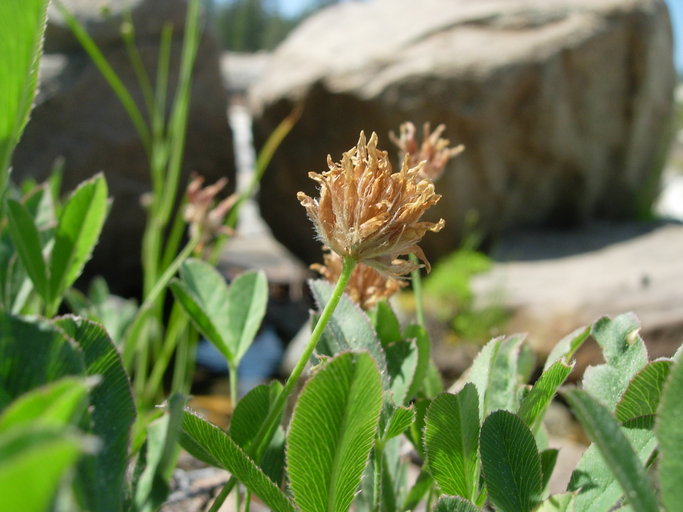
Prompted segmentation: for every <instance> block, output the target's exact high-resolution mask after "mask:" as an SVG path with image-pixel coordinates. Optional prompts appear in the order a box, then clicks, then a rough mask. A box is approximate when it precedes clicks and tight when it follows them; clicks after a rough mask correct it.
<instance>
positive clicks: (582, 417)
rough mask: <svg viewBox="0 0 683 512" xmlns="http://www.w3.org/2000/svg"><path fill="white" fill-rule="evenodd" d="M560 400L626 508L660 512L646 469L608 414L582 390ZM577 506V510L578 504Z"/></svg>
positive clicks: (568, 392)
mask: <svg viewBox="0 0 683 512" xmlns="http://www.w3.org/2000/svg"><path fill="white" fill-rule="evenodd" d="M562 396H563V397H564V398H565V399H566V400H567V402H569V405H570V406H571V408H572V411H573V412H574V414H575V415H576V417H577V419H578V420H579V422H580V423H581V426H582V427H583V429H584V431H585V432H586V434H587V435H588V437H589V438H590V439H591V441H593V442H594V443H595V445H596V446H597V448H598V450H599V451H600V454H601V455H602V457H603V459H604V461H605V462H606V464H607V467H608V468H609V470H610V471H611V472H612V474H613V475H614V477H615V478H616V480H617V482H619V484H620V485H621V488H622V490H623V492H624V494H625V495H626V499H627V500H628V502H629V504H631V505H632V506H633V507H634V508H635V509H637V510H641V511H643V512H648V511H653V512H654V511H657V510H659V507H658V505H657V499H656V498H655V494H654V491H653V489H652V486H651V485H650V481H649V478H648V476H647V471H646V470H645V466H644V465H643V463H642V462H641V460H640V459H639V457H638V454H637V453H636V451H634V447H633V446H632V445H631V443H630V442H629V440H628V438H627V437H626V435H625V434H624V431H623V430H622V429H621V428H620V425H619V423H618V422H617V420H616V419H615V418H614V416H612V414H611V412H610V411H609V410H608V409H607V408H606V407H605V406H604V405H602V404H600V403H599V402H598V401H597V400H596V399H595V398H594V397H593V396H591V395H590V394H589V393H588V392H587V391H585V390H581V389H576V388H569V389H566V390H564V391H562ZM639 448H640V447H636V449H639ZM572 481H574V478H573V477H572ZM570 485H571V486H572V487H574V485H575V484H573V483H572V482H570ZM612 504H613V503H612ZM576 506H577V509H578V503H577V504H576ZM591 507H595V504H592V505H591ZM591 510H598V508H591Z"/></svg>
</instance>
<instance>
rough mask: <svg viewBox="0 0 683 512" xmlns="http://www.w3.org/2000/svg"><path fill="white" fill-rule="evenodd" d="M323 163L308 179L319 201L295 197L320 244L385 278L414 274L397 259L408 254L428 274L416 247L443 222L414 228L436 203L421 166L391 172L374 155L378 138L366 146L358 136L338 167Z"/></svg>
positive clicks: (379, 154) (385, 159) (383, 155)
mask: <svg viewBox="0 0 683 512" xmlns="http://www.w3.org/2000/svg"><path fill="white" fill-rule="evenodd" d="M327 161H328V166H329V170H328V171H325V172H323V173H322V174H318V173H314V172H311V173H309V174H308V176H309V177H310V178H311V179H312V180H315V181H317V182H318V183H319V184H320V198H319V199H317V200H316V199H313V198H311V197H309V196H307V195H306V194H304V193H303V192H299V193H298V194H297V198H298V199H299V201H300V202H301V204H302V205H303V206H304V208H306V213H307V214H308V217H309V218H310V219H311V221H312V222H313V224H314V226H315V229H316V231H317V233H318V238H319V239H320V241H321V242H322V243H323V244H324V245H326V246H327V247H329V248H330V249H332V250H333V251H334V252H336V253H337V254H339V255H340V256H341V257H342V258H347V257H350V258H353V259H354V260H355V261H356V262H359V263H364V264H366V265H368V266H370V267H373V268H374V269H376V270H378V271H379V272H382V273H383V274H384V275H386V276H388V277H394V278H397V277H400V276H402V275H405V274H407V273H409V272H411V271H412V270H414V269H415V268H416V265H414V264H413V263H411V262H410V261H408V260H404V259H399V256H405V255H408V254H414V255H416V256H417V257H418V258H419V259H421V260H422V261H423V262H424V264H425V266H426V267H427V270H429V262H428V261H427V259H426V257H425V255H424V253H423V252H422V249H420V247H419V246H418V245H417V244H418V243H419V241H420V240H421V239H422V237H423V236H424V234H425V233H426V232H427V231H434V232H436V231H440V230H441V229H442V228H443V226H444V224H445V222H444V220H443V219H440V220H439V222H436V223H434V222H419V219H420V217H422V214H423V213H424V212H425V211H426V210H427V209H428V208H429V207H430V206H432V205H434V204H436V203H437V202H438V201H439V199H440V198H441V196H440V195H438V194H436V193H435V192H434V184H433V183H432V181H431V180H424V179H420V177H419V173H420V170H421V169H422V167H423V165H424V164H423V163H420V164H418V165H417V166H415V167H410V166H409V164H408V159H407V158H406V159H405V160H404V161H403V165H402V166H401V170H400V171H399V172H396V173H394V172H392V168H391V163H390V162H389V158H388V156H387V152H386V151H381V150H379V149H377V134H375V133H373V134H372V135H371V136H370V140H368V141H367V142H366V139H365V134H364V133H363V132H361V134H360V139H359V140H358V144H357V145H356V147H355V148H352V149H351V150H349V151H347V152H346V153H344V155H343V156H342V160H341V162H340V163H334V162H333V161H332V158H331V157H330V156H328V157H327Z"/></svg>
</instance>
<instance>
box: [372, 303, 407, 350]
mask: <svg viewBox="0 0 683 512" xmlns="http://www.w3.org/2000/svg"><path fill="white" fill-rule="evenodd" d="M368 315H369V316H370V320H372V326H373V327H374V328H375V332H376V333H377V337H378V338H379V341H380V342H381V343H382V345H387V344H389V343H391V342H394V341H398V340H400V339H401V324H400V323H399V321H398V318H396V314H395V313H394V311H393V309H391V306H390V305H389V303H388V302H387V301H385V300H382V301H380V302H378V303H377V306H376V307H375V308H374V309H373V310H372V311H370V313H368Z"/></svg>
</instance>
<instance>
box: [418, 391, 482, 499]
mask: <svg viewBox="0 0 683 512" xmlns="http://www.w3.org/2000/svg"><path fill="white" fill-rule="evenodd" d="M478 404H479V398H478V397H477V390H476V388H475V387H474V385H473V384H466V385H465V387H464V388H463V389H462V390H461V391H460V392H459V393H458V394H456V395H452V394H450V393H442V394H440V395H438V396H437V397H436V398H435V399H434V400H433V401H432V404H431V405H430V406H429V410H428V411H427V417H426V421H425V429H424V446H425V452H426V455H427V460H426V463H427V467H428V468H429V470H430V471H431V473H432V476H433V477H434V479H435V480H436V482H437V483H438V484H439V487H440V488H441V492H443V493H444V494H451V495H457V496H462V497H463V498H468V499H471V500H474V499H476V496H477V493H478V483H479V465H478V453H477V449H478V447H479V406H478Z"/></svg>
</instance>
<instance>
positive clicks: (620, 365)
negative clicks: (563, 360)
mask: <svg viewBox="0 0 683 512" xmlns="http://www.w3.org/2000/svg"><path fill="white" fill-rule="evenodd" d="M639 330H640V322H639V321H638V319H637V318H636V316H635V315H633V314H631V313H629V314H624V315H620V316H618V317H616V318H614V319H610V318H607V317H605V318H601V319H600V320H598V321H597V322H595V324H594V325H593V329H592V331H591V334H592V335H593V338H595V340H596V341H597V342H598V344H599V345H600V348H601V349H602V354H603V356H604V358H605V364H601V365H598V366H590V367H588V368H587V369H586V371H585V372H584V375H583V389H585V390H586V391H588V392H589V393H590V394H592V395H593V396H594V397H595V398H597V399H598V400H600V401H601V402H603V403H604V404H605V405H607V406H608V408H609V409H610V410H612V411H613V410H614V408H615V407H616V405H617V402H618V401H619V399H620V398H621V395H622V393H623V392H624V391H625V390H626V387H627V386H628V383H629V381H630V380H631V379H632V378H633V377H634V376H635V374H636V373H638V371H640V369H641V368H643V366H645V365H646V364H647V350H646V349H645V343H643V340H642V338H641V337H640V335H639V334H638V331H639Z"/></svg>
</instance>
